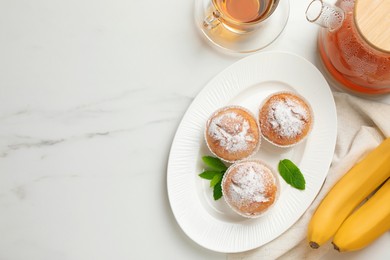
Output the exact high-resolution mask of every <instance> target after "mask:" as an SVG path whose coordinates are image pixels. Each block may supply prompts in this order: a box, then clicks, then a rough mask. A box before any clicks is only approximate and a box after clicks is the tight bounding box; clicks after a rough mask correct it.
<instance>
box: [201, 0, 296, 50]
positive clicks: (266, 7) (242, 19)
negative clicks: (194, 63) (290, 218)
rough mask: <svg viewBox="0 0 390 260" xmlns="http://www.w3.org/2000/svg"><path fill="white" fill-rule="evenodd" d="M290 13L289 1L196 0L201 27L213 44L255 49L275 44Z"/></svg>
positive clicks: (231, 48)
mask: <svg viewBox="0 0 390 260" xmlns="http://www.w3.org/2000/svg"><path fill="white" fill-rule="evenodd" d="M288 16H289V2H288V0H283V1H280V0H195V20H196V23H197V26H198V28H199V29H200V31H201V32H202V33H203V35H204V36H206V38H207V39H208V40H209V41H210V42H211V43H213V44H214V45H216V46H218V47H221V48H222V49H225V50H228V51H232V52H241V53H247V52H253V51H257V50H260V49H262V48H264V47H266V46H267V45H269V44H270V43H272V42H273V41H274V40H275V39H276V38H277V37H278V36H279V35H280V33H281V32H282V31H283V29H284V27H285V25H286V23H287V20H288Z"/></svg>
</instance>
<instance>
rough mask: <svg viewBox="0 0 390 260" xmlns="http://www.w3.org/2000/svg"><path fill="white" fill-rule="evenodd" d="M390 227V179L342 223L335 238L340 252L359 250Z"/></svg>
mask: <svg viewBox="0 0 390 260" xmlns="http://www.w3.org/2000/svg"><path fill="white" fill-rule="evenodd" d="M389 229H390V179H389V180H387V181H386V183H385V184H384V185H383V186H382V187H381V188H380V189H379V190H378V191H377V192H376V193H375V194H374V196H372V197H371V198H370V199H369V200H368V201H367V202H366V203H364V204H363V206H361V207H360V208H358V209H357V210H356V211H355V212H354V213H352V215H351V216H349V217H348V218H347V219H346V220H345V221H344V223H343V224H342V225H341V227H340V228H339V230H338V231H337V232H336V235H335V236H334V238H333V245H334V247H335V249H337V250H338V251H340V252H344V251H354V250H359V249H361V248H363V247H365V246H367V245H368V244H370V243H371V242H373V241H374V240H375V239H377V238H378V237H379V236H381V235H382V234H383V233H385V232H386V231H387V230H389Z"/></svg>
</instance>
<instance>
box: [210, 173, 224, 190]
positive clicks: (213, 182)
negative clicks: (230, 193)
mask: <svg viewBox="0 0 390 260" xmlns="http://www.w3.org/2000/svg"><path fill="white" fill-rule="evenodd" d="M221 180H222V173H218V174H215V175H214V177H213V179H212V180H211V181H210V187H214V186H215V185H216V184H218V183H221Z"/></svg>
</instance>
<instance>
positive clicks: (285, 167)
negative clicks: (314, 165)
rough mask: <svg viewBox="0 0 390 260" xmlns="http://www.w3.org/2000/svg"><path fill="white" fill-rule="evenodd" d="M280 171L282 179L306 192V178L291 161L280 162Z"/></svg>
mask: <svg viewBox="0 0 390 260" xmlns="http://www.w3.org/2000/svg"><path fill="white" fill-rule="evenodd" d="M278 170H279V173H280V175H281V176H282V178H283V179H284V180H285V181H286V182H287V183H288V184H290V185H291V186H293V187H294V188H296V189H298V190H304V189H305V186H306V181H305V178H304V177H303V174H302V173H301V171H300V170H299V168H298V167H297V166H296V165H295V164H294V163H293V162H292V161H290V160H289V159H284V160H281V161H280V162H279V165H278Z"/></svg>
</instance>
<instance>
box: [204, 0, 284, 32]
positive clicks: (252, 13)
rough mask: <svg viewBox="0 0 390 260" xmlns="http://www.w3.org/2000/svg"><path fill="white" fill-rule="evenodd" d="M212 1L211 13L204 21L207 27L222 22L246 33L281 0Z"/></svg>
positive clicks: (235, 30) (231, 28)
mask: <svg viewBox="0 0 390 260" xmlns="http://www.w3.org/2000/svg"><path fill="white" fill-rule="evenodd" d="M211 3H212V7H211V14H210V15H208V16H207V17H206V18H205V19H204V23H203V25H204V26H205V27H206V28H207V29H213V28H215V27H216V26H218V25H220V24H222V25H223V26H225V27H227V28H228V29H230V30H231V31H233V32H236V33H245V32H249V31H252V30H254V29H255V28H256V26H257V25H258V24H259V23H261V22H262V21H264V20H265V19H267V18H268V17H269V16H270V15H271V14H272V13H273V12H274V11H275V9H276V7H277V6H278V3H279V0H211Z"/></svg>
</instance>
